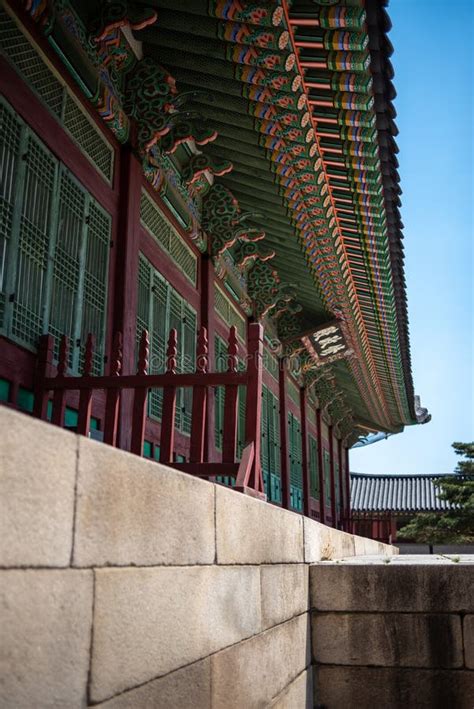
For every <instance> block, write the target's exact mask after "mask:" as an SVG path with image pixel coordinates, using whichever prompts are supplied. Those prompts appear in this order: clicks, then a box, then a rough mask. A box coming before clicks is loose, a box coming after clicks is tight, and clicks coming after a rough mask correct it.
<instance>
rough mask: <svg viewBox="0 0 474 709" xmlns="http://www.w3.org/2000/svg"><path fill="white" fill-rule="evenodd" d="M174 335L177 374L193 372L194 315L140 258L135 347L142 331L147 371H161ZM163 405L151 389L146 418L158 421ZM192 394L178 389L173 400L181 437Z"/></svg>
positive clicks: (186, 428)
mask: <svg viewBox="0 0 474 709" xmlns="http://www.w3.org/2000/svg"><path fill="white" fill-rule="evenodd" d="M173 328H175V329H176V330H177V332H178V358H177V359H178V363H177V365H178V366H177V372H178V373H185V372H193V371H194V369H195V361H196V355H195V348H196V328H197V317H196V311H195V310H194V309H193V308H191V306H190V305H189V304H188V303H187V302H186V301H185V300H184V298H182V297H181V296H180V295H179V293H178V292H177V291H176V290H175V289H174V288H173V287H172V286H171V285H170V284H169V283H168V281H166V280H165V279H164V278H163V276H161V274H159V273H158V271H156V270H155V269H154V268H153V266H152V265H151V263H150V262H149V261H148V260H147V259H146V258H145V257H144V256H143V255H141V254H140V261H139V268H138V307H137V329H136V338H137V347H138V343H139V342H140V337H141V333H142V332H143V330H148V333H149V339H150V356H149V371H150V374H160V373H162V372H164V371H165V365H166V347H167V342H168V337H169V333H170V330H171V329H173ZM162 405H163V392H162V390H161V389H152V390H151V391H150V394H149V396H148V415H149V416H150V417H151V418H154V419H157V420H160V419H161V409H162ZM191 414H192V390H191V389H178V390H177V397H176V427H177V429H178V430H179V431H181V432H182V433H185V434H189V433H190V432H191Z"/></svg>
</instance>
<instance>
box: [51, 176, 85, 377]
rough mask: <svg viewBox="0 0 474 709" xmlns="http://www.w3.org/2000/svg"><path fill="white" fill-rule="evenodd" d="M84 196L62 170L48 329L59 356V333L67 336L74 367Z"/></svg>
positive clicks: (83, 227)
mask: <svg viewBox="0 0 474 709" xmlns="http://www.w3.org/2000/svg"><path fill="white" fill-rule="evenodd" d="M85 209H86V195H85V192H84V191H83V190H82V188H81V187H80V186H79V185H78V184H77V182H76V181H75V180H74V179H73V177H72V176H71V175H69V174H68V173H67V172H65V171H61V177H60V187H59V217H58V231H57V242H56V244H55V248H54V258H53V285H52V294H51V315H50V319H49V326H48V330H49V332H50V333H51V334H52V335H53V336H54V340H55V356H56V357H57V356H58V352H59V343H60V337H61V335H63V334H64V335H67V336H68V337H69V342H70V349H69V366H70V367H71V368H72V369H74V370H76V369H77V366H78V362H77V357H76V347H75V344H76V339H77V338H78V336H79V333H78V332H77V328H78V322H77V317H76V311H77V307H78V302H77V301H78V295H79V278H80V273H81V261H82V258H81V256H82V254H81V250H82V245H83V242H84V239H85V229H86V224H85V219H84V215H85Z"/></svg>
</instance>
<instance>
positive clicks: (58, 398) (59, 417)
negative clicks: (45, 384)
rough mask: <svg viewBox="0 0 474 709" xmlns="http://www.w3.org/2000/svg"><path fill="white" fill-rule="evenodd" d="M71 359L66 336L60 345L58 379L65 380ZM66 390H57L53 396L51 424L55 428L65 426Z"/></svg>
mask: <svg viewBox="0 0 474 709" xmlns="http://www.w3.org/2000/svg"><path fill="white" fill-rule="evenodd" d="M68 358H69V338H68V337H66V335H63V336H62V337H61V342H60V345H59V358H58V369H57V375H56V379H59V380H61V379H65V377H66V372H67V365H68ZM65 394H66V392H65V390H64V389H63V388H60V389H55V390H54V394H53V413H52V415H51V423H53V424H54V425H55V426H63V425H64V412H65V410H66V402H65Z"/></svg>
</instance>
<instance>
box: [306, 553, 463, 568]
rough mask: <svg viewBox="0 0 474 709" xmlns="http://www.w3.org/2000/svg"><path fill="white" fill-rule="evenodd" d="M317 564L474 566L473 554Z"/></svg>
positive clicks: (354, 558)
mask: <svg viewBox="0 0 474 709" xmlns="http://www.w3.org/2000/svg"><path fill="white" fill-rule="evenodd" d="M315 563H317V564H332V565H334V564H355V565H357V566H365V565H367V564H392V565H396V566H406V565H407V564H412V565H425V564H428V565H431V564H461V565H464V564H474V554H400V555H398V556H351V557H347V558H345V559H337V560H335V561H317V562H315Z"/></svg>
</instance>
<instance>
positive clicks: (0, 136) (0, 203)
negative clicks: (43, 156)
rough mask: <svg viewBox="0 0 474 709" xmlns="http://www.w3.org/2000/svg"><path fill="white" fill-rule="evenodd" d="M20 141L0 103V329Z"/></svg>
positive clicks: (12, 117) (16, 124)
mask: <svg viewBox="0 0 474 709" xmlns="http://www.w3.org/2000/svg"><path fill="white" fill-rule="evenodd" d="M20 138H21V124H20V122H19V121H18V120H17V119H16V117H15V115H14V114H13V113H12V112H11V111H9V110H8V109H7V107H6V106H5V105H4V104H2V103H0V329H3V327H4V317H5V297H6V293H5V290H6V273H7V259H8V246H9V242H10V238H11V233H12V226H13V203H14V195H15V189H14V188H15V178H16V172H17V165H18V158H19V154H20Z"/></svg>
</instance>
